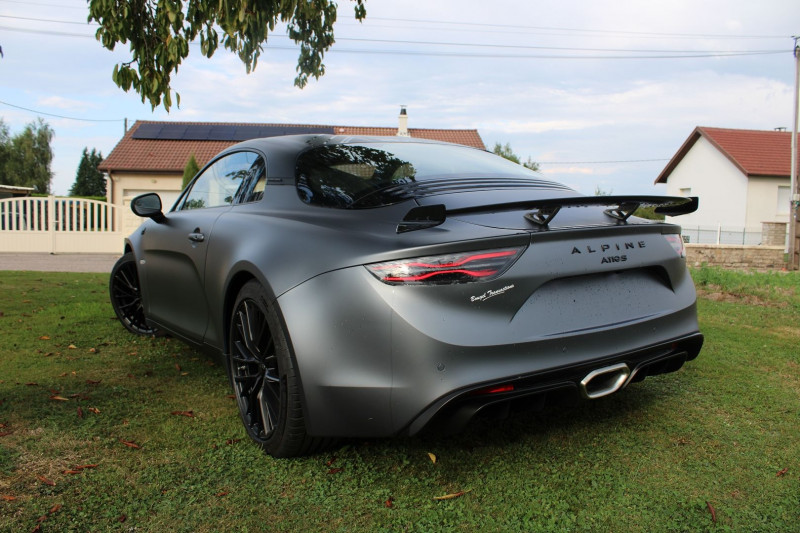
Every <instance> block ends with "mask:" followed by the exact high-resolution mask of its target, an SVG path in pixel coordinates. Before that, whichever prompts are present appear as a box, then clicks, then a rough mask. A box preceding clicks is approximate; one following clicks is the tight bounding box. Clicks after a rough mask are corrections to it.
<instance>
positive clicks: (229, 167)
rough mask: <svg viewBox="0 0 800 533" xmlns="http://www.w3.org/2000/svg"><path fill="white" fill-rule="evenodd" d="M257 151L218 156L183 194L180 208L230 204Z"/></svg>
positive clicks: (255, 157) (246, 175)
mask: <svg viewBox="0 0 800 533" xmlns="http://www.w3.org/2000/svg"><path fill="white" fill-rule="evenodd" d="M256 159H260V157H259V156H258V154H255V153H253V152H234V153H232V154H229V155H226V156H225V157H223V158H221V159H218V160H217V161H216V162H214V163H213V164H212V165H211V166H210V167H208V168H207V169H205V170H204V171H203V173H202V174H200V176H198V177H197V179H196V180H195V181H194V183H193V184H192V188H191V189H190V190H189V191H188V192H187V194H186V195H185V196H184V198H183V201H182V202H181V206H180V208H179V209H180V210H186V209H200V208H205V207H220V206H225V205H230V204H232V203H233V201H234V199H235V198H236V195H237V192H238V191H239V190H240V189H241V187H242V186H243V184H244V183H245V182H246V181H247V180H246V178H247V177H248V176H249V171H250V167H251V166H253V163H254V162H255V161H256Z"/></svg>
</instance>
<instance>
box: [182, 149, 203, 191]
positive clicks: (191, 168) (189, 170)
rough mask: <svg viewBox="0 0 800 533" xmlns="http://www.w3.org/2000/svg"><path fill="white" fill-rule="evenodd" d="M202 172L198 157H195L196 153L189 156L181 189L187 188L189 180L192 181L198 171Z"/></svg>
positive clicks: (184, 168)
mask: <svg viewBox="0 0 800 533" xmlns="http://www.w3.org/2000/svg"><path fill="white" fill-rule="evenodd" d="M198 172H200V165H198V164H197V158H195V156H194V154H192V155H191V156H189V160H188V161H187V162H186V166H185V167H183V186H182V187H181V189H185V188H186V186H187V185H189V182H190V181H192V178H194V177H195V176H196V175H197V173H198Z"/></svg>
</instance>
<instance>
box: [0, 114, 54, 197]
mask: <svg viewBox="0 0 800 533" xmlns="http://www.w3.org/2000/svg"><path fill="white" fill-rule="evenodd" d="M54 135H55V133H54V132H53V130H52V129H51V128H50V126H49V125H47V123H45V122H44V121H43V120H42V119H37V120H36V121H35V122H31V123H29V124H28V125H26V126H25V128H24V129H23V130H22V132H21V133H18V134H16V135H13V136H11V135H9V130H8V127H7V126H6V125H5V123H3V121H2V119H0V183H2V184H3V185H14V186H17V187H33V188H34V191H35V192H37V193H40V194H48V193H49V192H50V182H51V181H52V179H53V172H52V171H51V170H50V163H51V162H52V160H53V150H52V149H51V148H50V142H51V141H52V140H53V136H54Z"/></svg>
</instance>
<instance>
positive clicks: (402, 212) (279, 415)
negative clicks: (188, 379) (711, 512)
mask: <svg viewBox="0 0 800 533" xmlns="http://www.w3.org/2000/svg"><path fill="white" fill-rule="evenodd" d="M640 206H656V211H657V212H662V213H665V214H669V215H679V214H682V213H689V212H692V211H694V210H695V209H696V208H697V200H696V199H690V198H674V197H661V196H638V197H633V196H594V197H591V196H582V195H579V194H578V193H577V192H576V191H574V190H572V189H570V188H569V187H566V186H564V185H561V184H558V183H554V182H551V181H545V180H543V179H541V178H540V177H538V176H537V175H536V174H534V173H533V172H531V171H529V170H528V169H526V168H524V167H522V166H520V165H517V164H515V163H512V162H509V161H507V160H505V159H503V158H501V157H498V156H495V155H493V154H490V153H488V152H484V151H481V150H477V149H474V148H468V147H464V146H458V145H451V144H446V143H439V142H430V141H423V140H419V139H410V138H401V137H395V138H383V137H341V136H331V135H297V136H286V137H272V138H267V139H258V140H252V141H247V142H244V143H241V144H238V145H236V146H233V147H231V148H229V149H227V150H225V151H223V152H222V153H220V154H219V155H218V156H217V157H216V158H214V159H213V160H212V161H211V162H210V163H209V164H208V165H206V167H205V168H204V169H203V170H202V171H201V172H200V173H199V174H198V175H197V176H196V177H195V178H194V180H193V181H192V183H191V184H190V185H189V186H188V187H187V188H186V190H185V191H183V193H182V195H181V197H180V198H179V199H178V201H177V203H176V204H175V205H174V206H173V207H172V209H170V210H169V212H167V213H163V212H162V207H161V200H160V199H159V197H158V196H157V195H155V194H145V195H142V196H139V197H137V198H136V199H135V200H133V202H132V209H133V211H134V212H135V213H136V214H137V215H140V216H144V217H149V218H150V220H147V221H145V222H144V224H142V226H141V227H140V228H139V229H138V230H137V231H136V232H135V233H134V234H133V235H131V237H130V238H129V239H128V240H127V241H126V244H125V255H124V256H123V257H122V258H121V259H120V260H119V262H118V263H117V264H116V266H115V267H114V269H113V271H112V276H111V281H110V292H111V301H112V303H113V305H114V309H115V310H116V313H117V315H118V317H119V318H120V320H121V321H122V323H123V324H124V325H125V327H126V328H128V329H129V330H130V331H132V332H134V333H138V334H143V335H153V334H155V333H158V332H165V333H169V334H171V335H174V336H176V337H179V338H181V339H184V340H185V341H187V342H189V343H192V344H194V345H196V346H199V347H202V348H206V349H209V350H211V351H212V352H215V353H217V354H221V355H222V356H224V358H225V360H226V361H227V366H228V371H229V375H230V379H231V384H232V386H233V389H234V391H235V396H236V398H237V400H238V406H239V410H240V414H241V418H242V421H243V422H244V426H245V428H246V429H247V433H248V435H249V436H250V437H251V438H252V439H253V440H254V441H255V442H257V443H258V444H259V445H260V446H261V447H262V448H263V449H264V450H265V451H266V452H268V453H270V454H272V455H274V456H276V457H287V456H293V455H299V454H307V453H312V452H314V451H316V450H319V449H320V447H321V446H324V445H326V443H327V442H328V441H329V438H330V437H342V436H350V437H374V436H389V435H395V434H399V433H406V434H415V433H417V432H419V431H420V430H422V429H423V428H425V427H427V426H433V425H435V426H436V427H438V428H449V429H458V428H460V427H462V426H463V425H464V424H465V423H466V422H467V421H468V420H469V419H470V418H471V417H472V416H473V415H475V414H476V413H478V412H479V411H482V410H483V411H488V410H498V411H502V410H504V409H507V408H508V406H510V405H512V404H517V403H531V404H534V405H536V404H539V403H544V402H545V401H546V400H547V398H548V397H551V396H554V395H560V394H571V395H574V396H575V397H579V396H583V397H584V398H589V399H591V398H598V397H601V396H605V395H607V394H611V393H613V392H616V391H617V390H619V389H621V388H623V387H625V386H626V385H628V384H629V383H631V382H634V381H639V380H642V379H644V378H645V377H646V376H651V375H654V374H660V373H664V372H671V371H674V370H677V369H678V368H680V367H681V366H682V365H683V363H684V362H685V361H687V360H690V359H693V358H695V357H696V356H697V354H698V352H699V351H700V348H701V346H702V343H703V336H702V335H701V334H700V332H699V331H698V326H697V314H696V308H695V300H696V297H695V291H694V286H693V284H692V280H691V279H690V276H689V274H688V271H687V269H686V264H685V263H686V261H685V254H684V248H683V242H682V240H681V236H680V228H679V227H678V226H676V225H672V224H667V223H663V222H653V221H649V220H644V219H640V218H637V217H635V216H632V215H633V213H634V212H635V211H636V209H637V208H638V207H640Z"/></svg>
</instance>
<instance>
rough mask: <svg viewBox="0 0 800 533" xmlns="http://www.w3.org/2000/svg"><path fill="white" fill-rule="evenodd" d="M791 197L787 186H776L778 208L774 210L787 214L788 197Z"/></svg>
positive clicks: (780, 213)
mask: <svg viewBox="0 0 800 533" xmlns="http://www.w3.org/2000/svg"><path fill="white" fill-rule="evenodd" d="M790 198H791V196H790V194H789V187H784V186H779V187H778V210H777V211H776V212H777V213H778V214H779V215H788V214H789V199H790Z"/></svg>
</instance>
